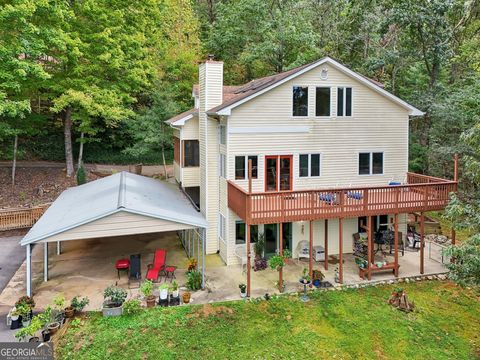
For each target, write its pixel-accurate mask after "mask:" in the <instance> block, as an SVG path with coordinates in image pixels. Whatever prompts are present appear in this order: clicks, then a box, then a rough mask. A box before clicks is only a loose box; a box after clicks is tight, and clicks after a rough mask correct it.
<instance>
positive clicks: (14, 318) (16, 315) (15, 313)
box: [10, 307, 20, 321]
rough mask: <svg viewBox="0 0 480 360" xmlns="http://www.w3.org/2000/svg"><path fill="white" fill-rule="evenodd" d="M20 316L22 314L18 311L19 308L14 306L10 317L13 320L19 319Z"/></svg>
mask: <svg viewBox="0 0 480 360" xmlns="http://www.w3.org/2000/svg"><path fill="white" fill-rule="evenodd" d="M19 317H20V314H19V313H18V311H17V308H16V307H13V308H12V310H10V319H11V320H12V321H17V320H18V318H19Z"/></svg>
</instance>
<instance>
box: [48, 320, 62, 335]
mask: <svg viewBox="0 0 480 360" xmlns="http://www.w3.org/2000/svg"><path fill="white" fill-rule="evenodd" d="M59 328H60V323H59V322H53V323H50V324H48V326H47V329H48V331H49V332H50V336H53V335H54V334H55V333H56V332H57V330H58V329H59Z"/></svg>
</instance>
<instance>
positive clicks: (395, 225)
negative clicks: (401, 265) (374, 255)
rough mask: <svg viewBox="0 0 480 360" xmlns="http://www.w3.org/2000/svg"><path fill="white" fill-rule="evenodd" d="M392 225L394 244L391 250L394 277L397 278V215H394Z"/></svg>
mask: <svg viewBox="0 0 480 360" xmlns="http://www.w3.org/2000/svg"><path fill="white" fill-rule="evenodd" d="M393 221H394V224H393V231H394V233H395V234H394V243H393V250H394V254H393V256H394V259H395V260H394V263H395V271H394V274H395V277H398V214H395V215H394V220H393Z"/></svg>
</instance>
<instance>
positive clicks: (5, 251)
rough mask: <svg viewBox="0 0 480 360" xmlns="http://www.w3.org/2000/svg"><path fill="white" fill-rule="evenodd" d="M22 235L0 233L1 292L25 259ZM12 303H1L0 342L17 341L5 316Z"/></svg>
mask: <svg viewBox="0 0 480 360" xmlns="http://www.w3.org/2000/svg"><path fill="white" fill-rule="evenodd" d="M21 238H22V236H8V237H2V236H1V234H0V293H1V292H2V291H3V289H4V288H5V287H6V286H7V284H8V283H9V281H10V279H11V278H12V276H13V275H14V274H15V272H16V271H17V270H18V268H19V267H20V265H21V264H22V263H23V261H24V260H25V251H24V249H23V248H22V247H21V246H20V244H19V242H20V239H21ZM10 308H11V305H5V304H0V342H4V341H6V342H10V341H16V340H15V337H14V334H15V331H11V330H10V329H9V328H7V326H6V322H5V316H6V315H7V314H8V311H9V310H10Z"/></svg>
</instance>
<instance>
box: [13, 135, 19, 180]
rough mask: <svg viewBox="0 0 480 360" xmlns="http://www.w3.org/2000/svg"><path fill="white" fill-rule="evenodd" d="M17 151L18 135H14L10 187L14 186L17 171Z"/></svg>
mask: <svg viewBox="0 0 480 360" xmlns="http://www.w3.org/2000/svg"><path fill="white" fill-rule="evenodd" d="M17 149H18V135H15V142H14V143H13V164H12V186H15V172H16V170H17Z"/></svg>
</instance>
